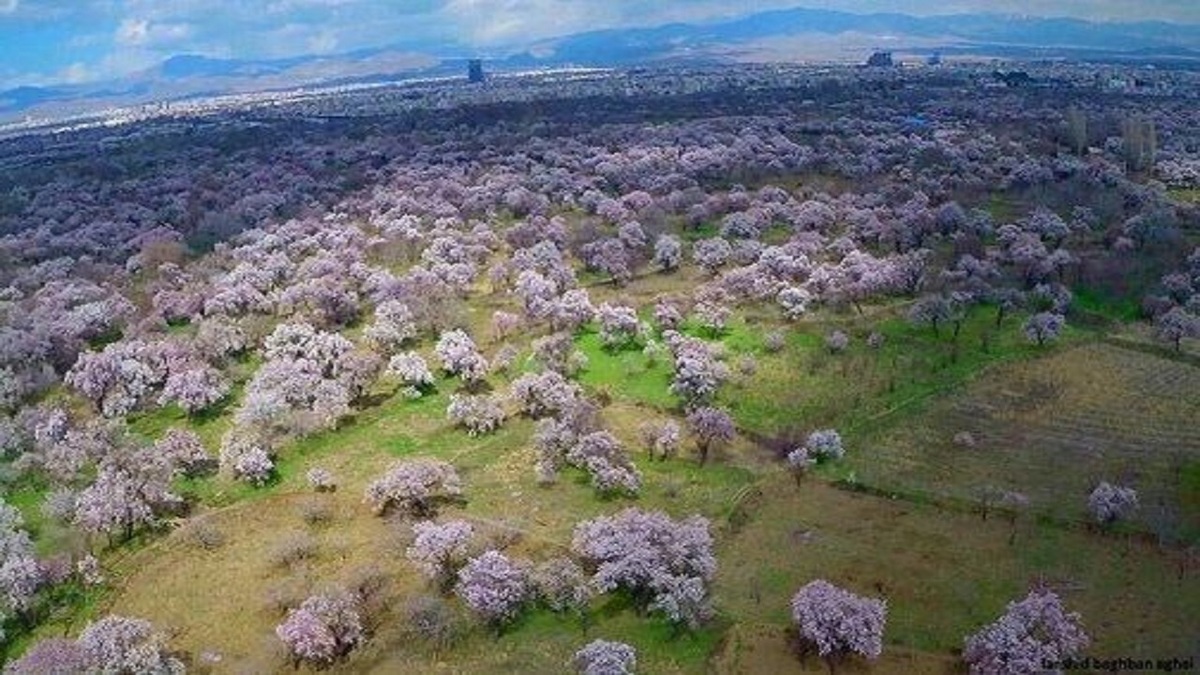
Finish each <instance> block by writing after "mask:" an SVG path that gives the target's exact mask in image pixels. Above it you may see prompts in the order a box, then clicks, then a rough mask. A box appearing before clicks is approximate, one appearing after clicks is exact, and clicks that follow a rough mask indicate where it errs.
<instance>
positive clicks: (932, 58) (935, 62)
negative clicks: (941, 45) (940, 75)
mask: <svg viewBox="0 0 1200 675" xmlns="http://www.w3.org/2000/svg"><path fill="white" fill-rule="evenodd" d="M926 63H928V64H929V65H931V66H940V65H942V55H941V54H940V53H938V52H934V53H933V54H930V55H929V59H928V60H927V61H926Z"/></svg>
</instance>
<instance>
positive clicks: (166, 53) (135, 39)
mask: <svg viewBox="0 0 1200 675" xmlns="http://www.w3.org/2000/svg"><path fill="white" fill-rule="evenodd" d="M789 7H811V8H820V9H832V10H840V11H848V12H855V13H873V12H897V13H906V14H913V15H931V14H956V13H979V12H992V13H1006V14H1027V15H1031V16H1043V17H1051V16H1067V17H1073V18H1081V19H1089V20H1095V21H1153V20H1159V21H1170V22H1176V23H1194V24H1200V2H1195V1H1194V0H1140V1H1138V2H1128V1H1118V0H1090V1H1085V0H1054V1H1048V2H1038V3H1031V2H1028V1H1024V2H1020V1H1015V0H942V1H934V0H897V1H894V2H885V1H882V0H811V1H809V2H796V1H795V0H753V1H751V0H724V1H721V0H657V1H655V2H653V3H647V2H644V1H642V0H391V1H389V0H263V1H262V2H232V1H229V0H171V1H169V2H165V1H161V0H0V45H2V46H3V48H4V54H5V56H4V59H3V60H2V61H0V89H4V88H10V87H13V86H19V85H48V84H67V83H79V82H90V81H98V80H105V79H112V78H117V77H121V76H125V75H129V74H132V73H136V72H138V71H141V70H144V69H147V68H150V67H152V66H154V65H156V64H158V63H161V62H162V61H163V60H165V59H167V58H170V57H171V56H174V55H178V54H199V55H203V56H209V57H216V58H246V59H261V58H284V57H291V56H300V55H307V54H334V53H342V52H348V51H352V50H355V49H365V48H374V47H381V46H385V45H391V44H396V43H404V44H408V45H412V46H413V48H420V49H422V50H424V51H426V52H428V53H433V54H435V55H436V54H437V52H438V50H444V51H445V52H447V53H450V52H453V55H461V52H462V51H463V50H465V49H475V50H497V51H503V50H505V49H512V48H516V47H521V46H523V45H527V44H529V43H531V42H534V41H537V40H544V39H550V38H554V37H558V36H562V35H568V34H572V33H578V32H582V31H587V30H595V29H605V28H622V27H634V26H653V25H658V24H662V23H669V22H676V21H686V22H699V21H711V20H717V19H723V18H732V17H737V16H741V15H746V14H750V13H753V12H757V11H763V10H768V9H783V8H789Z"/></svg>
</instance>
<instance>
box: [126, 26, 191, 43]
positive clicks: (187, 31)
mask: <svg viewBox="0 0 1200 675" xmlns="http://www.w3.org/2000/svg"><path fill="white" fill-rule="evenodd" d="M191 34H192V27H191V26H190V25H189V24H186V23H152V22H151V21H150V20H149V19H125V20H124V21H122V22H121V24H120V25H119V26H117V33H116V36H115V39H116V42H117V44H119V45H124V46H133V47H152V46H168V45H172V44H176V43H179V42H181V41H183V40H186V39H187V38H188V37H190V36H191Z"/></svg>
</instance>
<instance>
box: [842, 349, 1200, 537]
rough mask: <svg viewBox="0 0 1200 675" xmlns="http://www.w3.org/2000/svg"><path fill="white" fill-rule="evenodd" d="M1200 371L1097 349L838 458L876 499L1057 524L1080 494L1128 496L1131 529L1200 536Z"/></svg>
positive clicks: (952, 403) (919, 418) (931, 410)
mask: <svg viewBox="0 0 1200 675" xmlns="http://www.w3.org/2000/svg"><path fill="white" fill-rule="evenodd" d="M1198 420H1200V368H1196V367H1195V366H1191V365H1188V364H1186V363H1182V362H1179V361H1174V360H1171V359H1167V358H1163V357H1159V356H1155V355H1152V354H1146V353H1143V352H1138V351H1133V350H1130V349H1125V348H1121V347H1118V346H1114V345H1109V344H1104V343H1091V344H1086V345H1081V346H1079V347H1075V348H1072V349H1069V350H1065V351H1060V352H1056V353H1054V354H1051V355H1049V356H1047V357H1044V358H1040V359H1035V360H1030V361H1025V362H1020V363H1013V364H1007V365H1004V366H1002V367H996V368H992V369H989V370H988V371H985V372H984V373H983V374H982V375H980V376H979V377H978V378H977V379H975V380H974V381H973V382H971V383H970V384H968V385H966V386H965V387H964V388H963V389H962V390H960V391H959V392H956V393H952V394H949V395H947V396H945V397H943V398H941V399H938V400H936V401H934V402H933V403H931V404H930V405H929V406H928V407H927V408H926V409H925V410H924V411H922V412H920V413H918V414H917V415H916V416H915V417H914V418H911V419H908V420H901V419H897V420H896V421H895V423H894V424H892V425H889V427H890V428H888V429H887V430H886V431H883V432H880V433H878V434H875V435H873V436H872V437H870V438H867V439H864V440H863V441H862V444H861V448H860V450H859V451H858V452H851V453H848V455H847V458H848V460H849V461H850V462H852V463H853V468H854V470H855V472H856V474H857V478H858V480H860V481H862V482H864V483H866V484H868V485H870V486H872V487H877V488H882V489H886V490H895V491H898V492H915V493H924V494H928V495H931V496H936V497H950V498H953V499H962V500H978V499H979V498H980V496H981V495H982V494H985V492H986V491H988V490H989V489H991V490H995V489H1000V490H1011V491H1015V492H1019V493H1021V494H1024V495H1025V496H1026V497H1028V498H1029V500H1030V508H1031V509H1032V510H1033V511H1034V512H1036V513H1046V514H1049V515H1052V516H1054V517H1056V518H1066V519H1071V520H1076V519H1083V518H1085V517H1086V502H1087V496H1088V493H1089V491H1090V490H1091V489H1092V488H1093V487H1094V486H1095V485H1096V484H1097V483H1098V482H1099V481H1102V480H1104V481H1108V482H1110V483H1118V484H1121V485H1126V486H1129V487H1133V488H1135V489H1136V490H1137V491H1138V494H1139V498H1140V503H1141V506H1140V508H1139V509H1138V512H1137V515H1136V520H1137V522H1138V523H1139V524H1140V526H1142V527H1144V528H1146V529H1151V530H1154V531H1155V532H1159V533H1164V532H1166V531H1170V532H1171V533H1173V534H1174V535H1184V534H1186V533H1188V532H1190V533H1191V535H1195V534H1196V533H1197V532H1198V531H1200V499H1198V495H1197V494H1196V492H1197V485H1196V483H1197V481H1196V478H1195V474H1196V473H1197V471H1198V470H1200V425H1198V424H1197V422H1198Z"/></svg>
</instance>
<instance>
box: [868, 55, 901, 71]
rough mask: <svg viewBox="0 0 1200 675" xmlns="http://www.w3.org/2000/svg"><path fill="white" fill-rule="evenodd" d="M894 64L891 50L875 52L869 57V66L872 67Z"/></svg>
mask: <svg viewBox="0 0 1200 675" xmlns="http://www.w3.org/2000/svg"><path fill="white" fill-rule="evenodd" d="M894 65H896V64H895V62H893V61H892V53H891V52H875V53H874V54H872V55H871V58H869V59H867V66H869V67H871V68H891V67H892V66H894Z"/></svg>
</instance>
